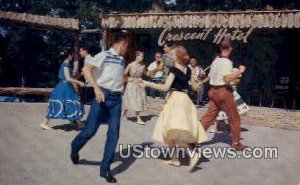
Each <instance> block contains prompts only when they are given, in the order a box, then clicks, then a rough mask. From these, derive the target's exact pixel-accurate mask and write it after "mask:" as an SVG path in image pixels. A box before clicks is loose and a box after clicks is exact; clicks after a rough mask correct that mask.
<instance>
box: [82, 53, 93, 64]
mask: <svg viewBox="0 0 300 185" xmlns="http://www.w3.org/2000/svg"><path fill="white" fill-rule="evenodd" d="M93 58H94V57H92V56H91V55H87V56H86V57H84V64H87V63H88V62H89V61H91V60H93Z"/></svg>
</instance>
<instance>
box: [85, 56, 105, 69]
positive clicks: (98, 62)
mask: <svg viewBox="0 0 300 185" xmlns="http://www.w3.org/2000/svg"><path fill="white" fill-rule="evenodd" d="M105 58H106V54H105V52H101V53H98V54H97V55H95V56H94V58H93V59H92V60H89V61H87V64H90V65H93V66H95V67H97V68H100V67H101V66H102V64H103V63H104V61H105Z"/></svg>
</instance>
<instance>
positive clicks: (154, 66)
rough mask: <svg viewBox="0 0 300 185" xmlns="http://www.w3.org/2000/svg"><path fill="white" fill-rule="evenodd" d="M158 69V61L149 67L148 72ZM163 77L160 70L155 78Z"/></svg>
mask: <svg viewBox="0 0 300 185" xmlns="http://www.w3.org/2000/svg"><path fill="white" fill-rule="evenodd" d="M156 67H157V63H156V61H154V62H152V63H151V64H150V65H149V66H148V68H147V69H148V70H149V71H151V70H154V69H155V68H156ZM162 77H163V71H162V70H160V71H157V72H156V73H155V75H154V77H153V78H162Z"/></svg>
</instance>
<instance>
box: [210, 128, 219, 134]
mask: <svg viewBox="0 0 300 185" xmlns="http://www.w3.org/2000/svg"><path fill="white" fill-rule="evenodd" d="M217 131H218V130H217V129H216V128H215V127H213V128H211V129H209V132H210V133H216V132H217Z"/></svg>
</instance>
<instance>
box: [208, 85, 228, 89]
mask: <svg viewBox="0 0 300 185" xmlns="http://www.w3.org/2000/svg"><path fill="white" fill-rule="evenodd" d="M210 87H211V88H214V89H219V88H224V87H225V88H228V87H230V86H229V85H211V86H210Z"/></svg>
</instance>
